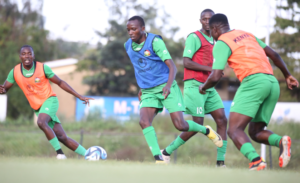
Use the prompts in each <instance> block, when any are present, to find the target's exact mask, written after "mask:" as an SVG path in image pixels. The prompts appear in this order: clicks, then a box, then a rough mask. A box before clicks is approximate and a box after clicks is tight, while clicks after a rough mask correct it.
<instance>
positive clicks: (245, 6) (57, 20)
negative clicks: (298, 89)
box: [43, 0, 276, 44]
mask: <svg viewBox="0 0 300 183" xmlns="http://www.w3.org/2000/svg"><path fill="white" fill-rule="evenodd" d="M268 1H269V2H270V6H268ZM140 2H142V3H147V2H150V0H140ZM158 2H159V5H160V6H164V7H165V10H166V12H167V13H168V14H170V15H171V19H172V24H174V25H177V26H179V27H180V30H179V32H178V33H177V34H176V36H175V39H178V38H181V37H186V36H187V35H188V34H189V33H190V32H193V31H195V30H197V29H200V28H201V26H200V23H199V16H200V12H201V11H202V10H204V9H206V8H210V9H212V10H214V11H215V13H224V14H226V15H227V17H228V20H229V23H230V26H231V28H232V29H241V30H245V31H249V32H251V33H253V34H255V35H256V36H257V37H259V38H263V37H265V36H266V34H267V25H268V16H267V13H268V8H269V7H270V8H271V9H270V15H271V16H270V17H271V18H270V27H271V29H270V30H271V31H272V30H273V28H272V27H273V25H274V24H275V21H274V17H275V5H276V1H275V0H226V1H224V0H207V1H203V0H176V1H174V0H159V1H158ZM43 15H44V16H45V18H46V23H45V28H46V29H47V30H50V32H51V37H52V38H58V37H60V38H63V39H65V40H68V41H84V42H90V43H92V44H95V43H97V41H99V37H98V36H97V35H96V34H95V33H94V31H95V30H98V31H104V30H105V29H106V28H107V27H108V23H107V18H108V15H109V12H108V9H107V7H106V5H105V3H104V1H103V0H84V1H82V0H44V7H43ZM146 26H147V22H146ZM124 29H125V27H124Z"/></svg>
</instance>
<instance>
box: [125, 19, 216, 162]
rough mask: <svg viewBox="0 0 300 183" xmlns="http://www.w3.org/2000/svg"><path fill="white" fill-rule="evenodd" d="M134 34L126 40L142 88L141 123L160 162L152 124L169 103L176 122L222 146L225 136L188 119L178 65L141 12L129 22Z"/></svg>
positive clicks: (131, 31) (172, 117) (130, 32)
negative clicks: (185, 112)
mask: <svg viewBox="0 0 300 183" xmlns="http://www.w3.org/2000/svg"><path fill="white" fill-rule="evenodd" d="M127 31H128V34H129V36H130V38H129V39H128V41H127V42H126V43H125V44H124V46H125V49H126V52H127V54H128V56H129V58H130V60H131V62H132V65H133V67H134V71H135V77H136V80H137V83H138V85H139V87H140V88H141V90H140V91H139V99H140V126H141V127H142V129H143V133H144V136H145V138H146V141H147V143H148V145H149V147H150V150H151V152H152V155H153V156H154V159H155V160H156V163H165V162H164V160H163V158H162V155H161V151H160V148H159V145H158V142H157V138H156V133H155V130H154V128H153V126H152V121H153V118H154V116H155V115H156V114H157V113H158V112H160V111H162V110H163V107H164V106H165V107H166V108H167V109H168V111H169V112H170V116H171V119H172V122H173V124H174V126H175V127H176V128H177V129H178V130H179V131H190V132H200V133H203V134H205V135H206V136H207V137H208V138H209V139H211V140H212V141H213V142H214V143H215V145H217V146H218V147H222V139H221V137H220V136H219V135H218V134H217V133H216V132H214V131H213V130H212V128H211V127H209V126H206V127H204V126H202V125H199V124H197V123H195V122H194V121H189V120H188V121H185V120H184V119H183V114H182V111H185V105H184V101H183V97H182V94H181V91H180V89H179V87H178V85H177V82H176V81H175V80H174V79H175V76H176V72H177V69H176V66H175V64H174V62H173V61H172V58H171V56H170V54H169V52H168V50H167V48H166V46H165V44H164V42H163V40H162V38H161V36H159V35H155V34H152V33H146V32H145V23H144V20H143V18H141V17H140V16H134V17H131V18H130V19H129V20H128V22H127Z"/></svg>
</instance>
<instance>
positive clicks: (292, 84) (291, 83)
mask: <svg viewBox="0 0 300 183" xmlns="http://www.w3.org/2000/svg"><path fill="white" fill-rule="evenodd" d="M285 80H286V84H287V87H288V88H289V89H290V90H292V89H293V88H298V87H299V82H298V81H297V79H296V78H294V77H293V76H292V75H290V76H288V77H287V78H285Z"/></svg>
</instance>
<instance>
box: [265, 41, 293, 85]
mask: <svg viewBox="0 0 300 183" xmlns="http://www.w3.org/2000/svg"><path fill="white" fill-rule="evenodd" d="M264 50H265V53H266V55H267V56H268V57H269V58H270V59H272V60H273V62H274V64H275V65H276V66H277V67H278V68H279V69H280V70H281V72H282V74H283V75H284V77H285V80H286V83H287V86H288V88H289V89H291V90H292V89H293V88H295V87H298V86H299V82H298V81H297V79H296V78H294V77H293V76H292V75H291V73H290V72H289V70H288V69H287V67H286V65H285V63H284V61H283V60H282V58H281V57H280V55H279V54H278V53H277V52H275V51H274V50H273V49H272V48H270V47H269V46H266V47H265V48H264Z"/></svg>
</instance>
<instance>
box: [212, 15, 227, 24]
mask: <svg viewBox="0 0 300 183" xmlns="http://www.w3.org/2000/svg"><path fill="white" fill-rule="evenodd" d="M216 23H219V24H222V25H229V23H228V19H227V16H226V15H224V14H221V13H218V14H215V15H213V16H212V17H211V18H210V20H209V26H212V25H213V24H216Z"/></svg>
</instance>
